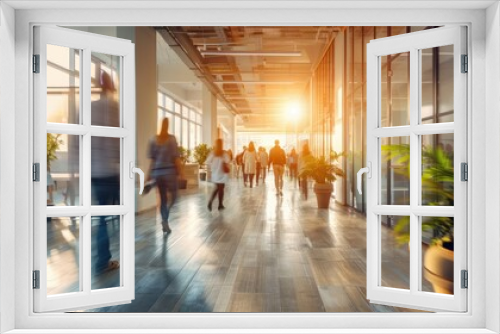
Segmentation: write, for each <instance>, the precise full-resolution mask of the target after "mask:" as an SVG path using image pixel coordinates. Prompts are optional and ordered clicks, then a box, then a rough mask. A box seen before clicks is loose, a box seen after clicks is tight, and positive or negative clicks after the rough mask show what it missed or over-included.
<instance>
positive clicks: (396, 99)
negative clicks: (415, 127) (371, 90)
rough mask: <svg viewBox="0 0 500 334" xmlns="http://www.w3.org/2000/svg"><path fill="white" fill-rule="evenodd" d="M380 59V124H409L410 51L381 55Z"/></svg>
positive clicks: (385, 125)
mask: <svg viewBox="0 0 500 334" xmlns="http://www.w3.org/2000/svg"><path fill="white" fill-rule="evenodd" d="M380 58H381V59H380V60H381V65H380V66H381V76H380V78H381V106H380V107H381V125H382V127H388V126H401V125H409V124H410V108H409V102H410V97H409V92H410V53H409V52H403V53H398V54H394V55H388V56H382V57H380Z"/></svg>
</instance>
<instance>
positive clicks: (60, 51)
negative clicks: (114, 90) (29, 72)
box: [47, 45, 80, 124]
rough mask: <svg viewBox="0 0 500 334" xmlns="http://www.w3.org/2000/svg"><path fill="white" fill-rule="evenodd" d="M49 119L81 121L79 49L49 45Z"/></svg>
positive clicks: (50, 120)
mask: <svg viewBox="0 0 500 334" xmlns="http://www.w3.org/2000/svg"><path fill="white" fill-rule="evenodd" d="M47 122H53V123H68V124H79V123H80V50H75V49H70V48H66V47H62V46H56V45H47Z"/></svg>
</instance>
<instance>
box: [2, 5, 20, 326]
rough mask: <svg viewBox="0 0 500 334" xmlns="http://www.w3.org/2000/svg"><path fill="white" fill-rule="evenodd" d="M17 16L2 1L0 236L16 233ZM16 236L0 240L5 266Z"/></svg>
mask: <svg viewBox="0 0 500 334" xmlns="http://www.w3.org/2000/svg"><path fill="white" fill-rule="evenodd" d="M14 31H15V15H14V10H13V9H12V8H11V7H9V6H8V5H6V4H5V3H0V64H1V66H0V189H8V190H9V191H7V192H6V191H2V192H0V235H8V236H14V226H15V224H14V223H15V212H14V208H15V202H14V198H15V196H13V193H14V192H15V191H16V190H17V189H16V183H15V180H16V179H15V178H14V177H13V176H14V175H15V166H14V162H15V155H14V153H15V149H14V145H13V143H14V137H15V113H14V110H15V109H14V100H13V99H7V98H6V97H7V96H14V95H15V73H14V69H15V44H14V43H15V40H14V38H15V35H14ZM13 241H14V238H12V237H10V238H9V239H8V240H6V239H2V242H0V263H1V266H2V268H5V267H9V268H13V267H14V265H15V263H14V257H13V256H12V253H13V251H14V243H13ZM14 282H15V280H14V270H12V271H10V272H2V276H1V280H0V310H2V313H1V314H0V332H2V333H3V332H4V331H7V330H10V329H12V328H14V304H15V298H14V297H15V295H14V289H13V288H12V287H13V286H14V285H15V283H14Z"/></svg>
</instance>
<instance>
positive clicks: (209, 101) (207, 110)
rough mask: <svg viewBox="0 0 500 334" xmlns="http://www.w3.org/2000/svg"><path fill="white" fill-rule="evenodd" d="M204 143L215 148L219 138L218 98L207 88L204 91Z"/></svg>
mask: <svg viewBox="0 0 500 334" xmlns="http://www.w3.org/2000/svg"><path fill="white" fill-rule="evenodd" d="M201 98H202V111H203V125H202V132H203V135H202V137H203V143H204V144H207V145H208V146H213V145H214V143H215V140H216V139H217V138H218V137H219V135H218V130H217V98H216V97H215V94H213V93H212V92H211V91H210V90H209V89H208V88H207V87H206V86H203V89H202V96H201Z"/></svg>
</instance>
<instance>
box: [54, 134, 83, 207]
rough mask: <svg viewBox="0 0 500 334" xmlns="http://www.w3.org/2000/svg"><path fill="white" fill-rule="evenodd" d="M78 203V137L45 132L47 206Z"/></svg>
mask: <svg viewBox="0 0 500 334" xmlns="http://www.w3.org/2000/svg"><path fill="white" fill-rule="evenodd" d="M53 205H80V137H79V136H73V135H63V134H54V133H47V206H53Z"/></svg>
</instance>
